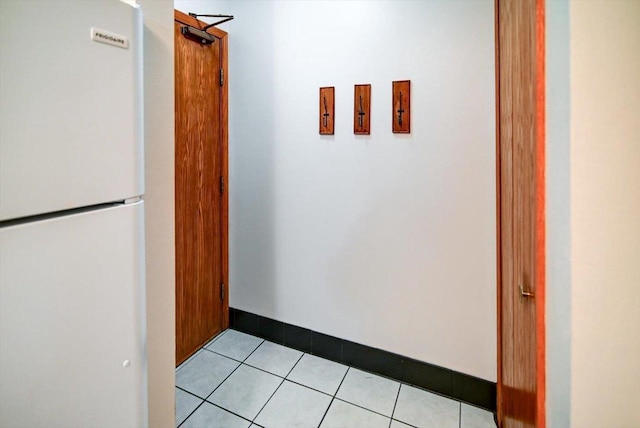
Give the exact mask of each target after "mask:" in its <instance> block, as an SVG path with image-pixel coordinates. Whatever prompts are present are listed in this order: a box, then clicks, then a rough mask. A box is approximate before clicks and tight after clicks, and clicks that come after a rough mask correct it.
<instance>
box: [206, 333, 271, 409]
mask: <svg viewBox="0 0 640 428" xmlns="http://www.w3.org/2000/svg"><path fill="white" fill-rule="evenodd" d="M262 342H264V340H263V341H262ZM262 342H261V343H260V345H262ZM260 345H258V346H256V348H255V349H254V350H253V351H251V353H250V354H249V355H247V358H249V357H250V356H251V354H253V353H254V352H256V349H258V348H259V347H260ZM207 350H208V349H207ZM211 352H213V351H211ZM218 355H220V354H218ZM227 358H228V357H227ZM247 358H245V359H244V361H246V360H247ZM230 359H231V360H233V361H235V362H238V360H234V359H233V358H230ZM242 364H244V363H243V362H240V364H238V366H237V367H236V368H235V369H233V371H232V372H231V373H229V375H228V376H227V377H225V378H224V380H223V381H222V382H220V383H219V384H218V386H216V387H215V388H214V390H213V391H211V393H210V394H209V395H207V398H205V401H207V402H210V401H209V397H211V396H212V395H213V393H214V392H216V391H217V390H218V388H220V387H221V386H222V384H223V383H225V382H226V381H227V379H229V378H230V377H231V375H232V374H234V373H235V372H236V370H238V369H239V368H240V367H242ZM210 403H211V404H214V405H215V403H212V402H210ZM224 410H227V409H224ZM231 413H232V412H231Z"/></svg>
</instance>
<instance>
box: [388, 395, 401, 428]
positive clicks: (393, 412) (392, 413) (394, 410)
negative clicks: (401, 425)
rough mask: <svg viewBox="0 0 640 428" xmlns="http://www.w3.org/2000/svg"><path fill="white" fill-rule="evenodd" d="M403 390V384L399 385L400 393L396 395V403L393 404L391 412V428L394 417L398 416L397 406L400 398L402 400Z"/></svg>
mask: <svg viewBox="0 0 640 428" xmlns="http://www.w3.org/2000/svg"><path fill="white" fill-rule="evenodd" d="M401 389H402V384H400V385H398V393H397V394H396V401H395V403H393V410H392V411H391V419H390V420H389V428H391V424H392V423H393V415H395V414H396V406H397V405H398V398H400V390H401Z"/></svg>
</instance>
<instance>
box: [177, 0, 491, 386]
mask: <svg viewBox="0 0 640 428" xmlns="http://www.w3.org/2000/svg"><path fill="white" fill-rule="evenodd" d="M176 8H177V9H179V10H182V11H184V12H197V13H229V14H233V15H235V20H234V21H232V22H230V23H228V24H225V25H224V26H223V27H222V28H223V29H225V30H228V31H229V33H230V37H229V40H230V53H229V62H230V72H229V78H228V82H229V84H230V151H229V153H230V182H229V191H230V263H231V264H230V279H229V282H230V304H231V306H232V307H236V308H238V309H242V310H245V311H250V312H254V313H257V314H260V315H263V316H266V317H270V318H274V319H277V320H280V321H284V322H287V323H291V324H295V325H299V326H302V327H306V328H310V329H313V330H316V331H320V332H323V333H326V334H330V335H334V336H338V337H341V338H345V339H348V340H351V341H354V342H359V343H363V344H366V345H369V346H373V347H377V348H381V349H384V350H388V351H392V352H395V353H399V354H403V355H407V356H410V357H413V358H416V359H420V360H423V361H427V362H430V363H433V364H438V365H442V366H445V367H447V368H450V369H454V370H457V371H460V372H464V373H468V374H471V375H475V376H478V377H481V378H484V379H487V380H491V381H495V380H496V367H495V366H496V305H495V300H496V255H495V251H496V243H495V233H496V232H495V101H494V98H495V96H494V94H495V84H494V16H493V13H494V11H493V2H492V1H490V0H487V1H456V2H451V1H446V0H445V1H428V2H400V1H378V2H357V1H354V2H331V3H327V2H322V1H308V2H284V1H269V2H263V1H242V2H237V1H208V2H205V1H188V0H177V1H176ZM404 79H411V81H412V83H411V84H412V88H411V91H412V114H413V117H412V133H411V134H410V135H400V134H392V133H391V81H392V80H404ZM358 83H371V84H372V125H371V135H370V136H355V135H353V125H352V124H353V122H352V109H353V85H354V84H358ZM320 86H335V88H336V128H335V135H333V136H320V135H318V120H317V114H318V88H319V87H320Z"/></svg>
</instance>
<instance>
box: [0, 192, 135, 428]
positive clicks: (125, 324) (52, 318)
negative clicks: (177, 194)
mask: <svg viewBox="0 0 640 428" xmlns="http://www.w3.org/2000/svg"><path fill="white" fill-rule="evenodd" d="M143 217H144V208H143V202H138V203H135V204H131V205H120V206H117V207H112V208H105V209H102V210H96V211H88V212H83V213H80V214H73V215H69V216H64V217H57V218H52V219H48V220H42V221H37V222H33V223H25V224H20V225H16V226H8V227H3V228H1V229H0V337H1V338H2V339H1V345H0V379H2V381H1V382H0V426H2V427H110V428H111V427H142V426H146V424H147V414H146V412H147V403H146V396H147V395H146V354H145V343H144V337H145V319H144V314H145V311H144V297H145V286H144V253H143V252H144V223H143V222H144V218H143Z"/></svg>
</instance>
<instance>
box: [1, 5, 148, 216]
mask: <svg viewBox="0 0 640 428" xmlns="http://www.w3.org/2000/svg"><path fill="white" fill-rule="evenodd" d="M92 28H93V29H94V30H96V31H98V30H99V34H96V32H95V31H93V32H92ZM94 39H95V40H94ZM106 42H113V43H115V44H116V45H114V44H109V43H106ZM125 42H126V43H125ZM118 43H120V45H124V44H128V46H127V47H126V48H125V47H120V46H117V45H118ZM0 52H2V61H0V94H2V96H0V123H1V124H2V126H1V127H0V221H2V220H8V219H15V218H19V217H26V216H30V215H34V214H42V213H48V212H53V211H61V210H66V209H70V208H75V207H83V206H89V205H94V204H98V203H102V202H110V201H116V200H124V199H125V198H128V197H132V196H138V195H142V194H143V193H144V188H143V165H142V162H143V149H142V129H143V128H142V126H143V121H142V109H141V107H142V23H141V14H140V11H139V9H138V8H137V7H135V6H131V5H130V4H127V3H123V2H121V1H118V0H106V1H73V0H72V1H69V0H60V1H50V0H30V1H22V0H18V1H16V0H2V1H0Z"/></svg>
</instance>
